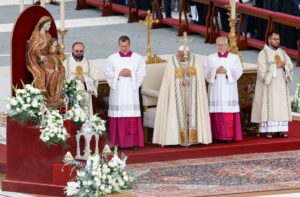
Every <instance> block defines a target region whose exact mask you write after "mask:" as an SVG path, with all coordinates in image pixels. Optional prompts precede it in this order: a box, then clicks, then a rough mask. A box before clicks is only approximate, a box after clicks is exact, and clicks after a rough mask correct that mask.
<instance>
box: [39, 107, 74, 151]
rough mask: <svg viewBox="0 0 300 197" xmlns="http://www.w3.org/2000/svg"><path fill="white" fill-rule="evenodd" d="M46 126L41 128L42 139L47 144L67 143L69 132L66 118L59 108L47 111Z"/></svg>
mask: <svg viewBox="0 0 300 197" xmlns="http://www.w3.org/2000/svg"><path fill="white" fill-rule="evenodd" d="M47 112H48V113H47V114H46V119H45V122H46V127H45V128H44V129H41V135H40V139H41V140H42V141H43V142H45V143H46V144H47V145H52V144H57V143H63V144H65V142H66V140H67V138H68V137H69V134H68V132H67V130H66V128H65V127H64V119H63V117H62V115H61V114H60V113H59V112H58V110H52V111H47Z"/></svg>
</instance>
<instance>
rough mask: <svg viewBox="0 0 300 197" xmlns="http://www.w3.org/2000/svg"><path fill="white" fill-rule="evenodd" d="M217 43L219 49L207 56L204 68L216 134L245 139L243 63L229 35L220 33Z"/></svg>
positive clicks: (216, 135) (225, 139)
mask: <svg viewBox="0 0 300 197" xmlns="http://www.w3.org/2000/svg"><path fill="white" fill-rule="evenodd" d="M216 45H217V50H218V52H217V53H213V54H211V55H209V56H208V57H207V62H206V64H205V69H204V70H205V78H206V80H207V82H208V99H209V112H210V121H211V129H212V137H213V139H215V140H221V141H227V142H231V141H232V140H234V141H238V140H242V130H241V123H240V106H239V95H238V88H237V81H238V79H239V78H240V76H241V75H242V74H243V67H242V64H241V61H240V58H239V56H238V55H236V54H233V53H229V52H228V39H227V38H226V37H218V38H217V40H216Z"/></svg>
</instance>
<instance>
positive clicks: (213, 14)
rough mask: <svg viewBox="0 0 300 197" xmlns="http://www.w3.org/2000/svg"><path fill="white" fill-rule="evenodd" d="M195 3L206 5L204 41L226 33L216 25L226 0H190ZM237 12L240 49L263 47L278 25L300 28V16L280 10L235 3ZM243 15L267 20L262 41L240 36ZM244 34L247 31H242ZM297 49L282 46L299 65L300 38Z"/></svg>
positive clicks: (226, 2)
mask: <svg viewBox="0 0 300 197" xmlns="http://www.w3.org/2000/svg"><path fill="white" fill-rule="evenodd" d="M192 1H194V2H197V3H201V4H206V5H208V15H207V18H206V29H207V32H206V34H205V41H206V42H209V43H214V42H215V39H216V37H217V36H219V35H227V33H228V32H222V31H220V29H219V25H218V20H217V18H218V11H219V9H224V8H225V9H226V7H227V6H228V4H229V1H228V0H192ZM237 12H238V13H239V14H240V21H239V24H238V29H237V43H238V46H239V49H240V50H244V49H246V48H248V47H249V46H250V47H254V48H258V49H262V48H263V47H264V44H265V42H266V41H267V35H268V33H269V32H271V31H276V30H277V28H278V25H285V26H290V27H295V28H300V17H297V16H293V15H289V14H284V13H280V12H274V11H270V10H266V9H262V8H258V7H254V6H250V5H246V4H241V3H237ZM245 16H253V17H256V18H259V19H262V20H265V21H267V27H266V31H265V38H264V41H261V40H258V39H254V38H247V37H246V36H242V35H241V32H242V31H245V30H244V29H242V27H244V25H245ZM244 33H245V34H244V35H246V33H247V32H244ZM297 46H298V49H297V50H296V49H291V48H287V47H282V48H284V49H285V50H286V52H287V54H288V55H290V56H291V57H293V58H295V59H297V61H298V66H300V61H299V57H300V39H299V40H298V41H297Z"/></svg>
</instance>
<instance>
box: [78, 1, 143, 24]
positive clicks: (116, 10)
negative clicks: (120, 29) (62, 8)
mask: <svg viewBox="0 0 300 197" xmlns="http://www.w3.org/2000/svg"><path fill="white" fill-rule="evenodd" d="M138 4H139V0H129V1H128V6H126V5H121V4H116V3H113V2H112V0H77V6H76V9H77V10H80V9H84V8H88V7H91V6H92V7H97V8H99V9H102V16H111V15H115V14H127V15H128V22H129V23H132V22H138V21H139V20H140V19H143V18H145V16H146V11H144V10H141V9H139V8H138Z"/></svg>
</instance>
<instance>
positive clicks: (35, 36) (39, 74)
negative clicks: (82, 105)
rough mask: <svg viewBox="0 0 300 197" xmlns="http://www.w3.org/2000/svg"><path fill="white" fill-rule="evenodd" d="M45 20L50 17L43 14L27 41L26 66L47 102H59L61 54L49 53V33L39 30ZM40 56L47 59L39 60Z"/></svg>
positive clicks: (62, 71)
mask: <svg viewBox="0 0 300 197" xmlns="http://www.w3.org/2000/svg"><path fill="white" fill-rule="evenodd" d="M46 20H49V21H50V17H48V16H44V17H42V18H41V19H40V20H39V22H38V23H37V25H36V26H35V29H34V30H33V32H32V34H31V37H30V40H29V41H28V43H27V44H28V46H27V47H28V49H27V68H28V70H29V71H30V72H31V74H32V75H33V77H34V86H35V87H36V88H38V89H40V90H43V91H45V97H46V100H47V103H48V104H50V105H51V104H58V103H59V104H61V92H62V87H63V82H64V75H65V70H64V66H63V64H62V61H61V56H60V55H55V54H51V53H50V47H51V45H52V37H51V35H50V34H49V33H48V32H45V33H42V32H40V30H39V26H40V24H41V23H43V22H45V21H46ZM42 56H45V57H46V58H47V60H45V61H41V57H42ZM54 58H56V60H54ZM55 63H57V65H55Z"/></svg>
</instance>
